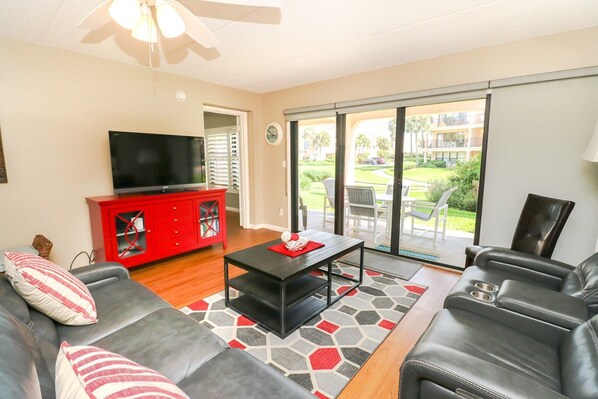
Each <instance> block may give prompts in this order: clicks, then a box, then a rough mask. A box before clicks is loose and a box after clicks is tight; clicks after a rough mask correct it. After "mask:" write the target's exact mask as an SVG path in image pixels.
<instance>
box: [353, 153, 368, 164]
mask: <svg viewBox="0 0 598 399" xmlns="http://www.w3.org/2000/svg"><path fill="white" fill-rule="evenodd" d="M368 158H369V156H368V155H367V154H357V157H356V160H357V163H365V161H366V160H367V159H368Z"/></svg>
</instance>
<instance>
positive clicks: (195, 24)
mask: <svg viewBox="0 0 598 399" xmlns="http://www.w3.org/2000/svg"><path fill="white" fill-rule="evenodd" d="M168 4H170V5H172V6H173V7H174V8H175V9H176V10H177V12H178V13H179V15H180V16H181V18H182V19H183V21H184V22H185V33H186V34H187V36H189V37H190V38H191V39H193V40H195V41H196V42H197V43H199V44H201V45H202V46H204V47H205V48H212V47H216V46H217V45H218V43H219V41H218V38H217V37H216V36H214V34H213V33H212V31H211V30H210V28H208V27H207V26H206V25H205V24H204V23H203V22H201V21H200V20H199V18H197V16H196V15H195V14H193V13H192V12H191V11H189V10H188V9H187V8H186V7H185V6H183V5H182V4H181V3H179V2H178V1H175V0H171V1H169V2H168Z"/></svg>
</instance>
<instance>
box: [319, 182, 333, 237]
mask: <svg viewBox="0 0 598 399" xmlns="http://www.w3.org/2000/svg"><path fill="white" fill-rule="evenodd" d="M322 184H323V185H324V188H325V189H326V196H325V197H324V214H323V215H322V227H326V222H331V223H334V186H335V180H334V178H332V177H331V178H328V179H324V180H322ZM328 208H330V209H331V210H332V217H333V219H332V220H331V219H327V218H326V209H328Z"/></svg>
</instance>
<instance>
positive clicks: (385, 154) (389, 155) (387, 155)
mask: <svg viewBox="0 0 598 399" xmlns="http://www.w3.org/2000/svg"><path fill="white" fill-rule="evenodd" d="M377 155H378V156H379V157H380V158H384V159H385V160H386V161H387V162H390V161H393V160H394V159H395V154H394V151H390V150H378V154H377Z"/></svg>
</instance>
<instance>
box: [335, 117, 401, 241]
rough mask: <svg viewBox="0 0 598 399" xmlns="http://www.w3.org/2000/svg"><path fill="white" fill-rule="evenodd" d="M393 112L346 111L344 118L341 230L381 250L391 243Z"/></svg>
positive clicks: (393, 158) (394, 124)
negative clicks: (342, 225) (343, 204)
mask: <svg viewBox="0 0 598 399" xmlns="http://www.w3.org/2000/svg"><path fill="white" fill-rule="evenodd" d="M396 112H397V111H396V109H388V110H379V111H372V112H361V113H353V114H347V115H346V121H345V126H346V128H345V141H346V143H347V145H346V156H345V158H346V169H345V170H346V174H345V180H344V182H345V197H346V198H345V201H346V205H345V223H344V232H345V235H348V236H351V237H356V238H360V239H362V240H364V241H365V245H366V247H368V248H373V249H377V250H382V251H390V244H391V220H392V210H391V209H390V207H392V201H393V193H394V165H395V150H394V148H395V144H396V140H397V135H396ZM399 162H400V160H399Z"/></svg>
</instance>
